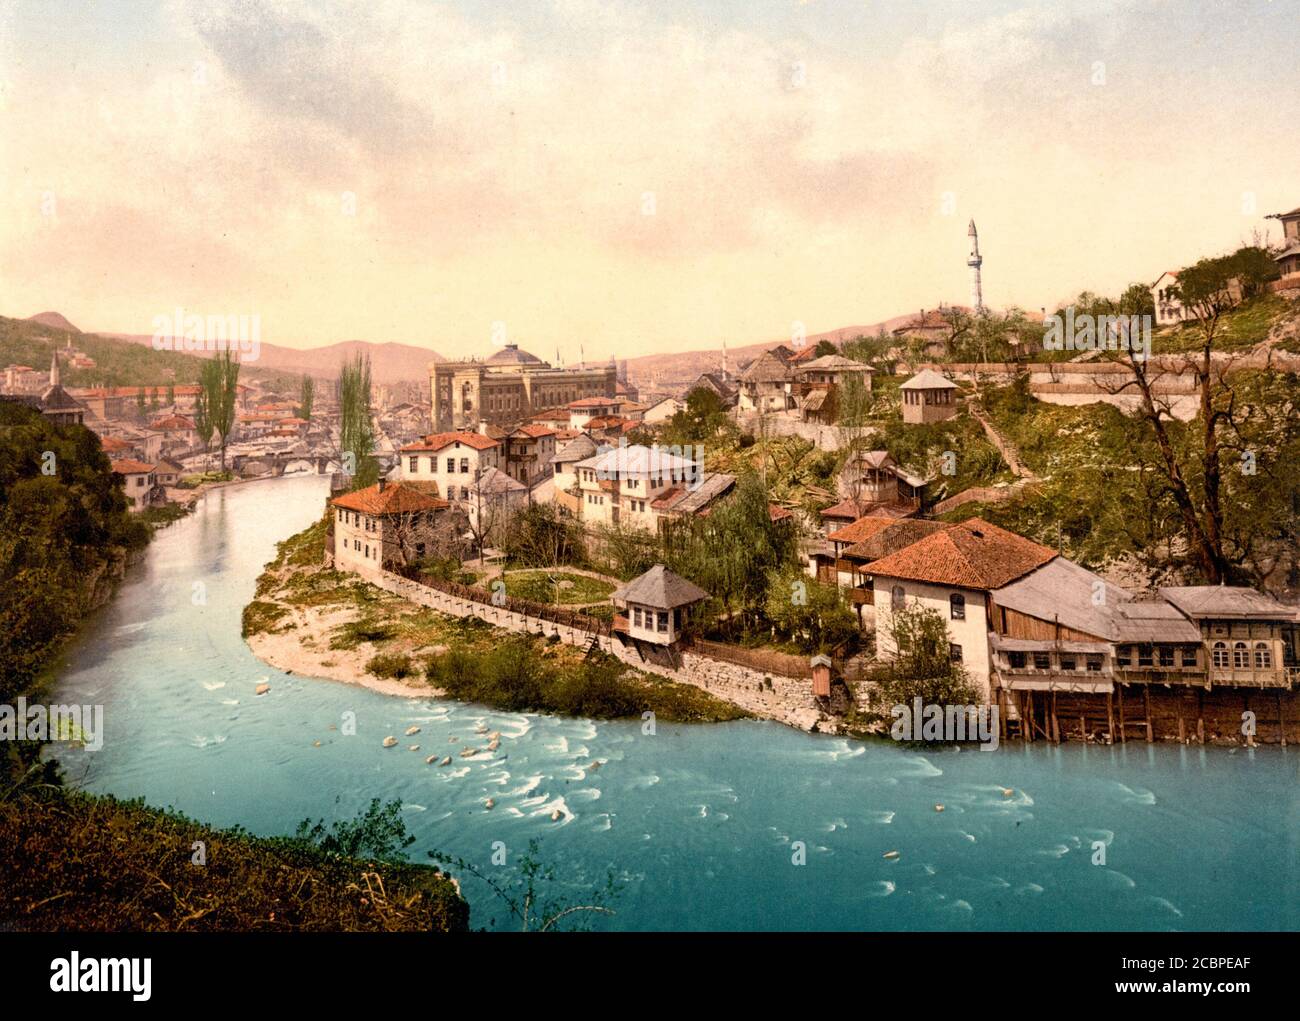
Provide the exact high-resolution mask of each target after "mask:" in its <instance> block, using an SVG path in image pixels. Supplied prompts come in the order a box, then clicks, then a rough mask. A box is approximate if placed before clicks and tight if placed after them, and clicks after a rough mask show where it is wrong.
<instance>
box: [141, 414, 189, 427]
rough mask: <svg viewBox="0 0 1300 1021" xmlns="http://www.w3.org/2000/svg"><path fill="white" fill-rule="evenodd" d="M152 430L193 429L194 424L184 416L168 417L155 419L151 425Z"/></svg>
mask: <svg viewBox="0 0 1300 1021" xmlns="http://www.w3.org/2000/svg"><path fill="white" fill-rule="evenodd" d="M149 428H150V429H193V428H194V423H193V422H191V421H190V420H189V419H188V418H186V417H185V416H184V415H168V416H167V417H166V418H155V419H154V420H153V421H152V422H150V423H149Z"/></svg>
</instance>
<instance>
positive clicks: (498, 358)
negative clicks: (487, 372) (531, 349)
mask: <svg viewBox="0 0 1300 1021" xmlns="http://www.w3.org/2000/svg"><path fill="white" fill-rule="evenodd" d="M483 364H485V365H542V364H544V363H543V361H542V360H541V359H540V358H538V357H537V356H536V355H535V354H529V353H528V352H527V351H520V350H519V345H518V344H507V345H506V346H505V347H503V348H502V349H501V350H500V351H498V352H497V353H496V354H494V355H492V356H491V357H490V358H488V359H487V360H486V361H485V362H484V363H483Z"/></svg>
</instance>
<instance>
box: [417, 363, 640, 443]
mask: <svg viewBox="0 0 1300 1021" xmlns="http://www.w3.org/2000/svg"><path fill="white" fill-rule="evenodd" d="M429 384H430V386H429V389H430V393H431V394H432V403H433V406H432V409H431V411H432V417H433V428H434V431H435V432H447V431H451V430H456V429H468V430H471V431H474V430H478V429H480V428H481V427H482V425H483V423H487V424H488V425H492V426H497V427H499V428H503V429H510V428H514V427H515V426H516V425H519V424H520V423H521V422H525V421H527V420H528V419H530V418H532V417H533V416H534V415H537V414H540V413H541V412H543V411H547V410H549V409H551V408H561V407H563V406H564V405H566V404H569V403H570V402H572V401H576V400H581V399H582V398H584V397H613V396H614V390H615V387H617V386H618V369H617V367H616V366H615V364H614V362H613V361H612V360H611V361H610V362H609V364H607V365H601V366H598V367H594V368H581V369H566V368H558V369H557V368H554V367H553V366H551V365H550V364H549V363H548V362H544V361H542V359H540V358H538V357H537V356H536V355H535V354H531V353H530V352H528V351H524V350H522V349H521V348H520V347H519V345H518V344H506V345H505V346H504V347H503V348H501V350H499V351H495V352H493V354H492V355H491V356H490V357H488V358H487V359H485V360H483V361H481V362H480V361H464V362H433V363H431V364H430V366H429Z"/></svg>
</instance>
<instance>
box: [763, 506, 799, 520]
mask: <svg viewBox="0 0 1300 1021" xmlns="http://www.w3.org/2000/svg"><path fill="white" fill-rule="evenodd" d="M767 516H768V518H769V519H771V521H772V522H773V523H775V522H777V521H788V520H789V519H790V518H792V517H794V514H793V513H792V512H790V511H788V510H786V509H785V508H784V507H782V506H781V505H780V504H776V503H769V504H768V505H767Z"/></svg>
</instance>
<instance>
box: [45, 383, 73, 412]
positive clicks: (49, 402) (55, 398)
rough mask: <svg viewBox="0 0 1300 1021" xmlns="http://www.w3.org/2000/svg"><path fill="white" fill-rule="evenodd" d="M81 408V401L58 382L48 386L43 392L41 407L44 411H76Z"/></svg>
mask: <svg viewBox="0 0 1300 1021" xmlns="http://www.w3.org/2000/svg"><path fill="white" fill-rule="evenodd" d="M81 408H82V404H81V402H80V401H78V400H76V399H75V398H74V397H73V396H72V395H71V394H69V393H68V391H66V390H65V389H63V387H62V386H60V385H59V384H58V383H55V384H54V385H53V386H48V387H46V388H45V392H44V393H43V394H41V409H42V410H43V411H75V410H78V409H81Z"/></svg>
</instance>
